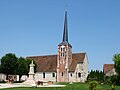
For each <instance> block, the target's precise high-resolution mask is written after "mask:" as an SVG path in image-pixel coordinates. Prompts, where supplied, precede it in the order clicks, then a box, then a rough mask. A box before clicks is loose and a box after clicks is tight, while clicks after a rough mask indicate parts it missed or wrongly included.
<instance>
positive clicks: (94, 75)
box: [88, 70, 104, 82]
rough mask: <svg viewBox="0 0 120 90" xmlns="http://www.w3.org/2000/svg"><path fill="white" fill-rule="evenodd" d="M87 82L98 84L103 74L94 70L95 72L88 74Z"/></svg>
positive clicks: (101, 80)
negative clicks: (94, 81)
mask: <svg viewBox="0 0 120 90" xmlns="http://www.w3.org/2000/svg"><path fill="white" fill-rule="evenodd" d="M88 80H96V81H99V82H103V80H104V73H103V72H102V71H99V70H95V71H93V70H91V72H90V73H89V76H88Z"/></svg>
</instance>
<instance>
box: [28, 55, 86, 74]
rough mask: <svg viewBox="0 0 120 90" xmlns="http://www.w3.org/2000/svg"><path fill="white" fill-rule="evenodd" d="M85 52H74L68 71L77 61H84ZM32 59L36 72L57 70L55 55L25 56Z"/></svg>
mask: <svg viewBox="0 0 120 90" xmlns="http://www.w3.org/2000/svg"><path fill="white" fill-rule="evenodd" d="M84 57H85V53H74V54H73V55H72V58H73V61H72V63H71V65H70V69H69V71H75V68H76V66H77V63H78V62H80V63H82V62H83V61H84ZM27 58H28V59H33V60H34V61H35V62H36V63H37V71H38V72H56V71H57V55H46V56H32V57H27Z"/></svg>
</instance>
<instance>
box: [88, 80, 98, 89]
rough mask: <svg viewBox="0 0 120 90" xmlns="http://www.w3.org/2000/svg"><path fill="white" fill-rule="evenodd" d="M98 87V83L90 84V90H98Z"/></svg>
mask: <svg viewBox="0 0 120 90" xmlns="http://www.w3.org/2000/svg"><path fill="white" fill-rule="evenodd" d="M97 85H98V82H97V81H92V82H90V83H89V90H96V87H97Z"/></svg>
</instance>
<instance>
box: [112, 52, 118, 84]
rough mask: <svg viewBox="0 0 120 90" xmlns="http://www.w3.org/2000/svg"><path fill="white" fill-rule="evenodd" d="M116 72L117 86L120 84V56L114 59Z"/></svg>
mask: <svg viewBox="0 0 120 90" xmlns="http://www.w3.org/2000/svg"><path fill="white" fill-rule="evenodd" d="M113 61H114V67H115V71H116V73H117V75H116V77H117V79H116V84H120V54H115V55H114V57H113Z"/></svg>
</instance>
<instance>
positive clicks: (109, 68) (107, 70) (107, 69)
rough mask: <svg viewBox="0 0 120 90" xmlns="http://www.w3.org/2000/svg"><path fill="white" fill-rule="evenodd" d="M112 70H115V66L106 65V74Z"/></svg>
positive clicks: (104, 69) (104, 68)
mask: <svg viewBox="0 0 120 90" xmlns="http://www.w3.org/2000/svg"><path fill="white" fill-rule="evenodd" d="M112 69H114V64H104V67H103V71H104V74H106V73H108V72H109V71H111V70H112Z"/></svg>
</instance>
